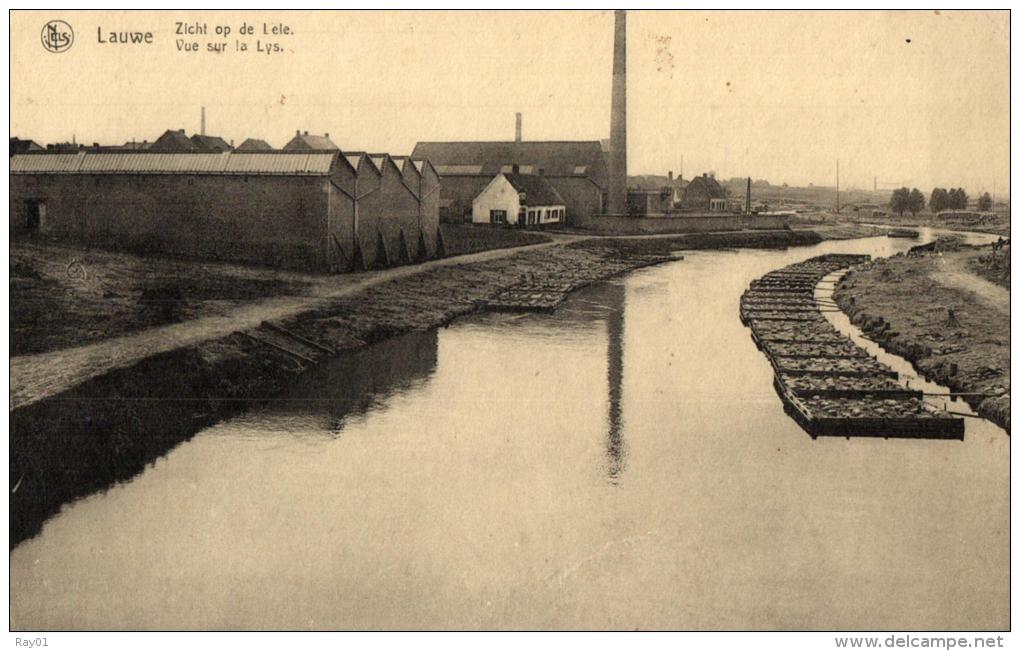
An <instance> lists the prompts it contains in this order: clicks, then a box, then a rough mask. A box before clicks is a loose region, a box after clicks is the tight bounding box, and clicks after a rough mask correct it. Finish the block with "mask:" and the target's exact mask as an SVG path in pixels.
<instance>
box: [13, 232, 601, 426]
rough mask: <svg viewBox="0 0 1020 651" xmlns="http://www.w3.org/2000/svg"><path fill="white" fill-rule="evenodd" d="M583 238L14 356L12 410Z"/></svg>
mask: <svg viewBox="0 0 1020 651" xmlns="http://www.w3.org/2000/svg"><path fill="white" fill-rule="evenodd" d="M582 239H586V238H585V237H584V236H573V235H557V236H555V237H554V239H553V241H551V242H543V243H540V244H532V245H528V246H520V247H515V248H510V249H493V250H489V251H481V252H479V253H470V254H467V255H461V256H456V257H451V258H443V259H441V260H432V261H430V262H425V263H422V264H418V265H408V266H404V267H395V268H392V269H383V270H379V271H370V272H366V273H364V274H359V275H357V276H350V275H344V276H337V277H336V279H337V280H336V284H331V283H328V282H326V283H323V284H322V285H321V286H320V287H318V288H316V290H315V291H313V293H312V294H310V295H303V296H281V297H275V298H269V299H265V300H263V301H260V302H257V303H253V304H248V305H245V306H242V307H240V308H238V309H237V310H234V311H232V312H231V313H230V314H226V315H222V316H209V317H202V318H198V319H192V320H189V321H183V322H180V323H174V324H171V325H166V326H161V327H157V328H152V329H149V330H144V331H142V332H138V333H135V334H131V335H127V336H124V337H117V338H113V339H104V340H102V341H98V342H96V343H92V344H87V345H84V346H79V347H75V348H65V349H62V350H54V351H50V352H46V353H40V354H38V355H23V356H19V357H13V358H11V360H10V379H11V385H10V386H11V388H10V409H11V410H13V409H16V408H17V407H21V406H23V405H26V404H29V403H31V402H35V401H36V400H41V399H42V398H46V397H48V396H52V395H55V394H57V393H60V392H61V391H65V390H67V389H69V388H71V387H73V386H75V385H77V384H80V383H82V382H84V381H85V380H88V379H89V378H91V377H95V376H96V375H100V374H102V373H106V372H108V371H110V370H112V369H115V368H119V367H122V366H127V365H129V364H133V363H135V362H137V361H139V360H141V359H144V358H145V357H148V356H150V355H154V354H157V353H162V352H166V351H170V350H174V349H177V348H182V347H185V346H192V345H195V344H199V343H202V342H204V341H208V340H210V339H215V338H218V337H223V336H226V335H229V334H230V333H232V332H235V331H238V330H247V329H249V328H255V327H257V326H258V325H259V324H260V323H262V322H263V321H266V320H273V319H281V318H285V317H288V316H292V315H294V314H297V313H299V312H302V311H305V310H308V309H311V308H314V307H316V306H317V305H319V304H321V303H324V302H327V301H330V300H333V299H336V298H339V297H342V296H346V295H349V294H353V293H354V292H358V291H362V290H364V289H366V288H369V287H372V286H373V285H378V284H380V283H385V282H387V281H390V280H394V279H397V278H403V277H406V276H411V275H415V274H419V273H423V272H426V271H429V270H430V269H436V268H438V267H446V266H452V265H460V264H468V263H472V262H484V261H486V260H495V259H499V258H505V257H509V256H514V255H518V254H520V253H521V252H524V251H531V250H535V249H542V248H547V247H552V246H562V245H564V244H567V243H570V242H575V241H578V240H582Z"/></svg>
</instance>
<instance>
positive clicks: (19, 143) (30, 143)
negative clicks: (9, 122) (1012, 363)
mask: <svg viewBox="0 0 1020 651" xmlns="http://www.w3.org/2000/svg"><path fill="white" fill-rule="evenodd" d="M26 151H43V148H42V147H41V146H40V145H39V143H37V142H36V141H34V140H22V139H21V138H11V145H10V155H11V156H13V155H14V154H23V153H25V152H26Z"/></svg>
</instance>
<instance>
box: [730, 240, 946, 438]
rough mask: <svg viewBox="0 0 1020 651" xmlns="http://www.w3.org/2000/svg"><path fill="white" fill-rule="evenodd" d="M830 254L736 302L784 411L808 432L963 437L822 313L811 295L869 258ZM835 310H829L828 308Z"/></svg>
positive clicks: (772, 276)
mask: <svg viewBox="0 0 1020 651" xmlns="http://www.w3.org/2000/svg"><path fill="white" fill-rule="evenodd" d="M869 259H870V257H869V256H866V255H850V254H828V255H822V256H818V257H814V258H810V259H808V260H805V261H803V262H798V263H796V264H792V265H789V266H787V267H784V268H782V269H777V270H775V271H772V272H769V273H768V274H766V275H764V276H762V277H761V278H759V279H757V280H755V281H752V282H751V287H750V288H749V289H748V290H747V291H745V292H744V294H743V296H741V299H740V320H741V321H742V322H743V323H744V325H746V326H748V327H749V328H750V329H751V337H752V339H753V340H754V342H755V344H756V345H757V346H758V348H759V349H760V350H761V351H762V352H764V353H765V355H766V357H768V360H769V362H770V363H771V364H772V368H773V370H774V372H775V380H774V382H773V384H774V386H775V389H776V392H777V393H778V394H779V397H780V398H781V399H782V401H783V405H784V407H785V408H786V411H787V413H789V414H790V415H791V417H793V419H794V420H795V421H797V423H798V424H800V426H801V427H803V428H804V429H805V430H806V431H807V432H808V434H810V435H811V436H812V438H814V437H818V436H846V437H851V436H880V437H917V438H949V439H962V438H963V429H964V428H963V419H961V418H958V417H955V416H953V415H951V414H949V413H947V412H945V411H941V410H938V409H936V408H934V407H932V406H931V405H929V404H927V403H926V402H924V399H923V395H922V393H921V392H920V391H916V390H912V389H909V388H907V387H904V386H903V385H901V384H900V383H899V382H897V373H896V372H895V371H893V370H892V369H891V368H889V367H888V366H886V365H884V364H882V363H881V362H879V361H878V360H877V359H875V358H874V357H872V356H870V355H869V354H868V353H867V351H865V350H864V349H863V348H861V347H860V346H858V345H857V344H855V343H854V342H853V340H851V339H850V338H849V337H847V336H846V335H844V334H842V333H841V332H839V331H838V330H837V329H836V328H835V326H833V325H832V323H830V322H829V320H828V319H826V318H825V315H824V314H823V312H822V310H823V306H822V305H820V304H819V301H818V300H817V299H816V298H815V289H816V288H817V287H818V286H819V284H820V283H821V282H822V281H823V279H825V277H826V276H828V275H830V274H833V273H835V272H837V271H840V270H842V269H846V268H848V267H850V266H853V265H855V264H860V263H863V262H866V261H867V260H869ZM825 307H826V308H827V309H836V308H835V307H834V306H833V307H829V306H828V305H826V306H825Z"/></svg>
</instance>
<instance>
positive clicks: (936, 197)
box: [928, 188, 949, 212]
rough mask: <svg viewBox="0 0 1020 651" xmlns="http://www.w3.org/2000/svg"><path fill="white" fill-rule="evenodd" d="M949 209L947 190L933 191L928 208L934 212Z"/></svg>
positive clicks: (937, 189)
mask: <svg viewBox="0 0 1020 651" xmlns="http://www.w3.org/2000/svg"><path fill="white" fill-rule="evenodd" d="M948 207H949V192H947V191H946V189H945V188H935V189H934V190H932V191H931V199H930V200H929V201H928V208H929V209H930V210H931V211H932V212H941V211H943V210H945V209H946V208H948Z"/></svg>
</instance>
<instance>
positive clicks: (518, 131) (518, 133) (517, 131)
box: [514, 113, 523, 142]
mask: <svg viewBox="0 0 1020 651" xmlns="http://www.w3.org/2000/svg"><path fill="white" fill-rule="evenodd" d="M522 120H523V116H522V115H521V114H520V113H518V114H517V128H516V129H515V130H514V142H520V141H521V140H522V139H523V138H522V137H521V131H522V129H521V122H522Z"/></svg>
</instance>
